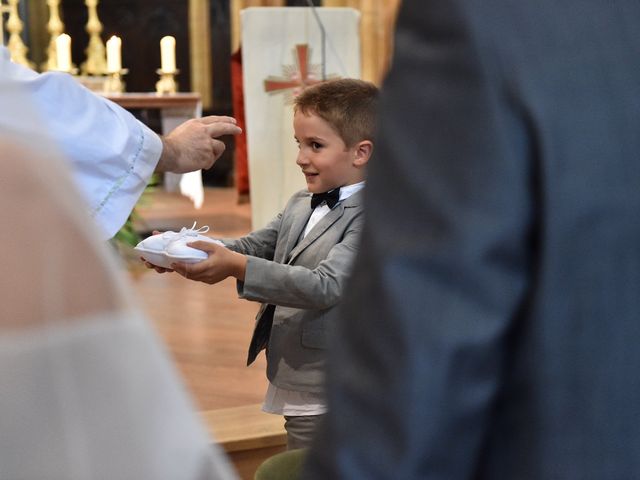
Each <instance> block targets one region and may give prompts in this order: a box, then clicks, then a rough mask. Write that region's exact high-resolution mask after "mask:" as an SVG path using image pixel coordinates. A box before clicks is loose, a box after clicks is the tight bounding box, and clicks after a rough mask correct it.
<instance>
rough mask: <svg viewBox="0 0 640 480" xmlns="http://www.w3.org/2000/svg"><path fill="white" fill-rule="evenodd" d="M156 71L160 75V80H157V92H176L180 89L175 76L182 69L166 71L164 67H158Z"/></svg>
mask: <svg viewBox="0 0 640 480" xmlns="http://www.w3.org/2000/svg"><path fill="white" fill-rule="evenodd" d="M156 73H157V74H158V75H160V80H158V81H157V82H156V93H158V94H159V95H163V94H165V93H176V92H177V91H178V83H177V82H176V78H175V77H176V75H177V74H178V73H180V70H178V69H175V70H174V71H173V72H165V71H164V70H162V69H158V70H156Z"/></svg>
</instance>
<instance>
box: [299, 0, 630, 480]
mask: <svg viewBox="0 0 640 480" xmlns="http://www.w3.org/2000/svg"><path fill="white" fill-rule="evenodd" d="M402 9H403V10H402V12H401V14H400V18H399V21H398V30H397V35H396V53H395V57H394V62H393V69H392V71H391V73H390V75H389V76H388V78H387V80H386V82H385V85H384V86H383V90H382V97H383V99H382V107H381V118H382V124H381V128H380V132H381V135H380V138H378V142H377V144H376V148H377V151H378V152H379V158H378V161H376V162H374V163H372V164H371V168H370V170H369V177H368V184H367V196H366V198H367V200H366V202H365V212H366V213H365V217H366V218H365V227H364V228H365V230H364V233H363V242H362V246H361V249H360V252H359V256H358V259H357V260H356V265H355V268H354V276H353V281H352V282H350V284H349V285H350V288H349V290H348V291H347V292H346V293H345V302H344V304H343V307H344V308H341V309H339V310H340V311H341V315H340V318H339V321H338V322H337V325H338V329H339V330H338V332H337V334H336V335H335V337H334V338H335V340H336V342H337V344H336V346H335V347H336V348H335V349H333V350H331V351H330V353H329V358H330V362H329V363H330V374H329V376H328V378H327V387H328V402H329V412H328V414H327V417H326V420H327V421H326V425H325V426H324V427H323V428H321V430H320V432H319V433H320V434H319V436H318V437H317V443H316V447H315V448H314V449H313V451H312V452H311V455H310V457H309V473H308V474H307V476H306V477H305V478H314V479H332V480H338V479H349V480H358V479H368V480H369V479H383V478H384V479H387V478H388V479H402V480H408V479H429V480H434V479H435V480H457V479H493V480H534V479H535V480H609V479H611V480H614V479H615V480H628V479H640V28H639V27H638V25H639V21H640V1H638V0H607V1H604V0H532V1H527V0H415V1H414V0H403V3H402ZM311 472H312V473H311Z"/></svg>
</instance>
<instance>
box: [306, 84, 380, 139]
mask: <svg viewBox="0 0 640 480" xmlns="http://www.w3.org/2000/svg"><path fill="white" fill-rule="evenodd" d="M377 103H378V87H376V86H375V85H374V84H373V83H370V82H365V81H363V80H356V79H354V78H341V79H339V80H329V81H327V82H322V83H318V84H316V85H313V86H312V87H309V88H307V89H306V90H304V91H303V92H302V93H301V94H300V95H299V96H298V97H296V99H295V101H294V112H301V113H303V114H305V115H309V114H314V115H317V116H319V117H320V118H322V119H323V120H324V121H325V122H327V123H328V124H329V125H330V126H331V127H332V128H333V129H334V130H335V131H336V133H337V134H338V135H339V136H340V138H342V141H343V142H344V143H345V145H346V146H347V147H348V148H350V147H352V146H353V145H355V144H356V143H358V142H361V141H362V140H373V135H374V132H375V129H376V111H377Z"/></svg>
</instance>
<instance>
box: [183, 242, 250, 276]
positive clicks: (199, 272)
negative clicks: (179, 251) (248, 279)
mask: <svg viewBox="0 0 640 480" xmlns="http://www.w3.org/2000/svg"><path fill="white" fill-rule="evenodd" d="M187 246H189V247H193V248H197V249H198V250H202V251H203V252H207V253H208V255H209V258H207V259H206V260H202V261H201V262H198V263H191V264H189V263H181V262H176V263H173V264H171V267H172V268H173V270H175V271H176V272H177V273H179V274H180V275H182V276H183V277H184V278H188V279H189V280H196V281H198V282H204V283H208V284H210V285H213V284H214V283H218V282H220V281H222V280H224V279H225V278H227V277H236V278H237V279H238V280H241V281H244V274H245V271H246V268H247V257H246V256H244V255H242V254H241V253H237V252H234V251H232V250H229V249H228V248H225V247H223V246H221V245H218V244H216V243H211V242H201V241H198V242H191V243H187Z"/></svg>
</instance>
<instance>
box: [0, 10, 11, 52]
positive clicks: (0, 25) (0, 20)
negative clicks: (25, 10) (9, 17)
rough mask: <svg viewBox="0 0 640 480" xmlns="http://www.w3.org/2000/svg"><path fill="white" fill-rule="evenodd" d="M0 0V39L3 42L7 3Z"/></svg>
mask: <svg viewBox="0 0 640 480" xmlns="http://www.w3.org/2000/svg"><path fill="white" fill-rule="evenodd" d="M2 2H3V0H0V39H1V40H2V42H3V43H4V14H5V13H9V5H5V4H4V3H2Z"/></svg>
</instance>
